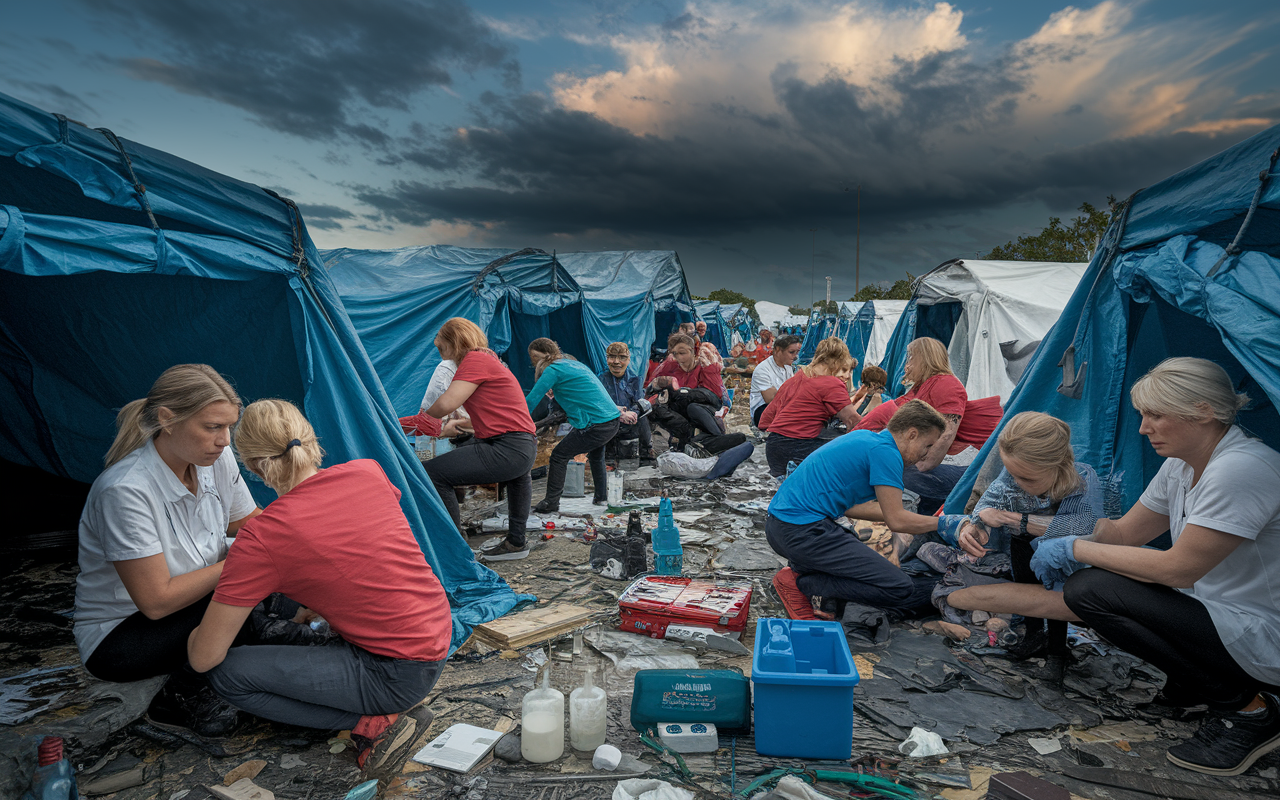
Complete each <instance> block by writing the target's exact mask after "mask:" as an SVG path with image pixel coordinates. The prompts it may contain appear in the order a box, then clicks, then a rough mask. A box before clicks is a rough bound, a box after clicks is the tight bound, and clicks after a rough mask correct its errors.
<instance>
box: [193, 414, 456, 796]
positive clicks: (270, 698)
mask: <svg viewBox="0 0 1280 800" xmlns="http://www.w3.org/2000/svg"><path fill="white" fill-rule="evenodd" d="M236 450H237V452H238V453H239V455H240V459H241V460H242V461H243V462H244V464H245V466H246V467H247V468H248V469H249V470H250V471H251V472H253V474H255V475H257V476H258V477H260V478H261V479H262V480H263V482H264V483H266V484H267V486H269V487H271V488H272V489H274V490H275V492H276V493H277V494H278V495H279V499H277V500H276V501H275V502H274V503H272V504H271V505H270V506H268V507H267V510H266V511H264V512H263V513H262V514H261V515H260V516H258V517H256V518H255V519H253V520H251V521H249V522H248V523H247V524H246V525H245V526H244V527H243V528H241V530H240V535H239V536H237V537H236V542H235V544H234V545H232V547H231V552H230V553H229V554H228V555H227V560H226V566H225V568H224V569H223V570H222V575H221V577H220V578H219V579H218V588H217V589H216V590H215V591H214V594H213V602H211V603H210V604H209V607H208V609H207V610H206V611H205V613H204V617H203V619H202V620H201V621H200V625H199V626H198V627H197V628H196V629H195V630H194V631H192V633H191V637H190V641H189V643H188V645H187V651H188V656H189V658H190V660H191V666H192V668H193V669H195V670H196V671H198V672H201V673H205V674H207V675H208V676H209V681H210V683H211V684H212V685H213V688H214V689H215V690H216V691H217V692H218V694H219V695H221V696H222V697H224V698H226V699H227V700H228V701H230V702H231V703H232V704H234V705H235V706H237V707H238V708H240V709H242V710H244V711H247V712H249V713H251V714H254V715H256V716H258V717H262V718H264V719H269V720H273V721H275V722H283V723H285V724H288V725H300V726H303V727H307V728H319V729H321V730H350V731H351V739H352V741H353V742H355V743H356V745H357V749H358V754H357V756H356V763H357V765H358V766H360V768H361V769H362V770H363V771H364V775H365V777H366V778H378V779H388V778H391V777H393V776H394V775H396V774H398V773H399V772H400V769H401V768H402V767H403V766H404V763H405V761H406V760H407V759H408V758H409V756H410V755H412V754H413V753H414V752H416V751H417V750H418V748H420V747H421V746H422V743H423V742H424V740H425V738H426V734H427V728H428V727H429V726H430V725H431V716H432V715H431V711H430V710H429V709H427V707H426V705H425V702H426V701H425V698H426V696H427V694H428V693H429V692H430V691H431V688H432V687H433V686H434V685H435V683H436V679H437V678H439V677H440V671H441V670H442V669H443V667H444V660H445V658H446V657H447V656H448V653H449V641H450V638H451V636H452V632H453V622H452V619H451V618H450V614H449V601H448V598H447V597H446V596H445V592H444V588H443V587H442V586H441V585H440V581H439V580H437V579H436V576H435V573H434V572H433V571H432V570H431V567H430V565H428V564H427V562H426V560H425V559H424V558H423V555H422V550H421V549H419V546H418V542H417V540H416V539H415V538H414V535H413V531H412V530H411V529H410V527H409V521H408V520H407V519H405V516H404V512H403V511H402V510H401V509H400V490H399V489H397V488H396V487H395V486H394V485H393V484H392V483H391V481H389V480H388V479H387V476H386V474H385V473H384V472H383V471H382V467H381V466H379V465H378V462H376V461H373V460H371V459H358V460H356V461H349V462H347V463H345V464H338V465H336V466H332V467H329V468H327V469H320V461H321V458H322V457H323V454H324V451H322V450H321V449H320V444H319V442H318V441H317V440H316V434H315V431H314V430H312V428H311V424H310V423H308V422H307V420H306V418H305V417H303V415H302V412H301V411H299V410H298V409H297V407H295V406H294V405H293V404H292V403H289V402H288V401H285V400H259V401H257V402H255V403H251V404H250V405H249V407H248V408H246V409H245V412H244V419H243V420H241V422H240V426H239V427H238V428H237V430H236ZM273 592H281V593H283V594H285V595H287V596H288V597H290V598H293V599H295V600H297V601H298V602H301V603H303V604H304V605H305V606H306V607H307V608H309V609H311V610H312V611H313V612H315V613H316V614H319V615H320V616H321V617H323V618H324V619H325V620H327V621H328V623H329V625H330V626H331V628H332V630H333V631H334V632H335V633H337V634H338V635H339V636H340V637H341V639H338V640H335V641H333V642H332V643H331V644H328V645H325V646H322V647H298V646H286V645H246V646H244V647H234V648H233V647H231V643H232V641H233V639H234V638H235V636H236V631H238V630H239V629H240V626H241V625H242V624H243V623H244V620H245V618H246V617H247V616H248V615H249V611H250V609H252V608H253V607H254V605H256V604H257V603H258V602H260V601H261V600H262V599H263V598H265V597H267V596H268V595H270V594H272V593H273Z"/></svg>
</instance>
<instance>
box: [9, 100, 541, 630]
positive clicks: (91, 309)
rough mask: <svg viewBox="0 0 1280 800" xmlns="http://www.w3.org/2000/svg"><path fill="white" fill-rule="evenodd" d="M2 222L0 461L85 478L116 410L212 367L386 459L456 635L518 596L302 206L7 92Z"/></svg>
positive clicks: (339, 454)
mask: <svg viewBox="0 0 1280 800" xmlns="http://www.w3.org/2000/svg"><path fill="white" fill-rule="evenodd" d="M144 187H145V189H144ZM0 231H2V233H0V415H2V417H3V420H4V424H3V427H2V428H0V432H2V434H3V435H0V457H2V458H4V459H6V460H8V461H10V462H13V463H16V464H20V465H26V466H34V467H38V468H39V469H42V470H44V471H46V472H49V473H52V474H53V475H57V476H61V477H65V478H71V479H73V480H77V481H82V482H86V483H88V482H91V481H93V480H94V478H96V477H97V475H98V474H99V473H100V472H101V470H102V458H103V455H104V454H105V453H106V451H107V449H108V447H109V446H110V444H111V441H112V439H113V437H114V421H115V414H116V410H117V409H119V408H120V407H121V406H123V405H124V404H125V403H127V402H129V401H130V400H133V399H135V398H138V397H142V396H144V395H145V394H146V392H147V390H148V389H149V388H150V386H151V384H152V382H153V381H154V380H155V379H156V377H157V376H159V374H160V373H161V372H162V371H164V370H165V369H166V368H167V367H169V366H172V365H173V364H179V363H185V362H203V363H207V364H210V365H212V366H213V367H214V368H215V369H217V370H218V371H219V372H221V373H223V374H225V375H227V376H229V377H230V378H231V379H232V380H233V382H234V385H235V386H236V388H237V390H238V391H239V392H240V394H241V395H242V397H243V398H244V399H245V401H246V402H249V401H253V400H255V399H258V398H262V397H282V398H285V399H288V400H291V401H293V402H295V403H297V404H298V405H299V406H300V407H302V408H303V409H304V411H305V413H306V415H307V417H308V418H309V419H310V420H311V422H312V424H313V425H314V426H315V429H316V432H317V433H318V434H319V437H320V441H321V444H322V446H323V447H324V449H325V450H326V452H327V455H326V463H327V464H333V463H340V462H344V461H348V460H350V459H355V458H373V459H376V460H377V461H378V462H379V463H380V464H381V465H382V467H383V469H384V470H385V471H386V473H387V475H388V477H389V478H390V479H391V481H392V482H393V483H394V484H395V485H396V486H397V487H398V488H399V489H400V491H401V492H402V493H403V496H402V498H401V507H402V508H403V509H404V512H405V515H406V516H407V517H408V518H409V522H410V524H411V525H412V527H413V531H414V535H415V536H416V537H417V539H418V543H419V545H420V546H421V548H422V551H423V553H424V554H425V556H426V559H427V561H428V562H429V563H430V564H431V566H432V568H433V569H434V570H435V572H436V574H437V575H438V576H439V577H440V580H441V582H442V583H443V584H444V586H445V588H446V590H447V591H448V593H449V599H450V602H451V604H452V605H453V609H454V627H453V644H454V646H455V647H456V646H457V645H458V644H460V643H461V642H462V641H463V639H465V638H466V636H467V635H468V634H469V633H470V630H471V628H472V627H473V626H474V625H476V624H479V623H481V622H485V621H488V620H491V619H494V618H496V617H498V616H500V615H502V614H504V613H506V612H507V611H509V610H511V608H512V607H514V606H515V605H516V603H517V601H518V600H519V599H521V596H517V595H516V594H515V593H513V592H512V591H511V589H510V588H509V587H508V586H507V585H506V583H505V582H504V581H503V580H502V579H501V578H499V577H498V576H497V574H495V573H494V572H493V571H492V570H489V569H488V568H487V567H484V566H483V565H480V564H477V563H476V561H475V559H474V557H473V556H472V553H471V550H470V549H469V548H468V547H467V545H466V542H465V541H463V539H462V538H461V537H460V536H459V535H458V533H457V530H456V529H455V528H454V527H453V524H452V522H451V521H450V519H449V517H448V515H447V514H446V513H445V511H444V507H443V506H442V505H441V504H440V500H439V497H438V496H437V495H436V493H435V490H434V488H433V487H432V485H431V483H430V482H429V481H428V480H427V477H426V473H425V472H423V470H422V466H421V464H419V462H418V460H417V458H416V457H415V456H414V453H413V451H412V450H411V449H410V448H409V446H408V443H407V441H406V440H405V437H404V436H403V434H402V433H401V432H400V426H399V424H398V422H397V420H396V414H395V412H394V411H393V410H392V407H391V403H390V402H389V401H388V399H387V396H386V394H385V393H384V392H383V390H382V385H381V384H380V382H379V380H378V377H377V375H376V374H375V372H374V369H373V365H372V364H371V363H370V361H369V359H368V357H367V356H366V355H365V351H364V349H363V347H362V346H361V344H360V341H359V339H358V338H357V336H356V332H355V329H354V328H353V327H352V326H351V323H350V321H349V320H348V318H347V315H346V313H345V311H344V309H343V306H342V302H341V301H340V300H339V298H338V293H337V291H336V290H335V288H334V286H333V284H332V282H331V281H330V280H329V277H328V275H327V273H326V272H325V271H324V270H323V269H322V268H319V267H318V265H319V264H320V260H319V256H318V254H317V253H316V250H315V247H314V245H313V244H312V243H311V239H310V237H309V236H308V235H307V231H306V227H305V226H304V225H303V222H302V219H301V217H300V216H299V215H298V211H297V208H296V206H294V205H293V204H292V203H291V202H288V201H285V200H282V199H280V198H279V197H276V196H275V195H273V194H271V193H270V192H268V191H266V190H264V189H261V188H260V187H257V186H253V185H251V184H248V183H244V182H241V181H237V180H234V179H232V178H228V177H226V176H223V175H219V174H217V173H214V172H211V171H210V170H207V169H204V168H202V167H199V166H197V165H195V164H192V163H190V162H187V161H183V160H182V159H179V158H176V157H174V156H171V155H168V154H166V153H162V152H159V151H156V150H152V149H150V148H147V147H144V146H142V145H138V144H136V143H134V142H129V141H124V140H120V139H117V138H116V137H114V136H113V135H112V134H110V132H108V131H105V130H97V131H95V130H90V129H88V128H85V127H83V126H81V125H79V124H76V123H73V122H69V121H68V120H66V119H65V118H62V117H58V116H55V115H52V114H48V113H45V112H42V111H40V110H38V109H36V108H33V107H31V106H29V105H26V104H24V103H21V102H19V101H17V100H14V99H13V98H10V97H6V96H4V95H0ZM251 486H254V487H255V489H256V491H255V494H256V495H257V496H258V500H259V502H260V503H264V502H267V501H269V500H270V499H271V496H272V495H271V493H270V491H269V490H266V488H265V487H262V486H261V485H258V484H251Z"/></svg>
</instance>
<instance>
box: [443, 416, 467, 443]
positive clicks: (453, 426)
mask: <svg viewBox="0 0 1280 800" xmlns="http://www.w3.org/2000/svg"><path fill="white" fill-rule="evenodd" d="M462 423H463V421H462V420H460V419H451V420H449V421H448V422H446V423H445V424H444V425H443V426H441V428H440V437H441V438H443V439H452V438H453V437H455V436H457V435H459V434H460V433H462Z"/></svg>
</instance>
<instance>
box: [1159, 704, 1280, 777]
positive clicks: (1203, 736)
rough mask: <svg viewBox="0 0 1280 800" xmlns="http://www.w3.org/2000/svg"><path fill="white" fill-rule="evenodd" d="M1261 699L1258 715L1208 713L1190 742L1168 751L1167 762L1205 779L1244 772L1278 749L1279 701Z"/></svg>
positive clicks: (1279, 737) (1256, 713) (1279, 731)
mask: <svg viewBox="0 0 1280 800" xmlns="http://www.w3.org/2000/svg"><path fill="white" fill-rule="evenodd" d="M1262 699H1263V701H1264V702H1265V703H1266V707H1265V708H1263V709H1262V710H1261V712H1260V713H1258V712H1255V713H1253V714H1241V713H1239V712H1234V713H1230V712H1212V713H1210V715H1209V716H1208V717H1207V718H1206V719H1205V721H1204V722H1202V723H1201V724H1200V730H1198V731H1196V733H1195V735H1194V736H1192V737H1191V739H1189V740H1188V741H1185V742H1183V743H1182V744H1178V745H1174V746H1173V747H1170V748H1169V752H1168V758H1169V760H1170V761H1172V762H1173V763H1174V764H1177V765H1178V766H1180V767H1182V768H1184V769H1190V770H1194V771H1196V772H1203V773H1206V774H1208V775H1239V774H1240V773H1242V772H1244V771H1245V770H1247V769H1248V768H1249V767H1251V766H1253V762H1255V761H1257V760H1258V759H1259V758H1261V757H1262V756H1264V755H1266V754H1267V753H1270V752H1271V751H1272V750H1275V749H1276V748H1277V747H1280V707H1277V703H1278V702H1280V701H1277V699H1276V697H1275V695H1273V694H1270V693H1269V692H1263V694H1262Z"/></svg>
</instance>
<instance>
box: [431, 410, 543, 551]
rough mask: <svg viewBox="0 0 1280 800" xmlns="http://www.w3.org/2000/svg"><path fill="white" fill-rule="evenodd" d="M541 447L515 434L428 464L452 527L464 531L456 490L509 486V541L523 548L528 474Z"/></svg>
mask: <svg viewBox="0 0 1280 800" xmlns="http://www.w3.org/2000/svg"><path fill="white" fill-rule="evenodd" d="M537 451H538V445H537V442H536V441H535V440H534V438H533V434H532V433H525V432H523V431H512V432H511V433H503V434H499V435H497V436H493V437H491V438H488V439H476V440H474V441H473V442H472V443H471V444H470V445H468V446H466V447H460V448H458V449H457V450H451V451H449V452H448V453H445V454H444V455H441V456H436V457H435V458H433V459H431V460H430V461H428V462H427V463H426V470H427V476H428V477H429V478H431V482H432V483H433V484H435V487H436V492H437V493H438V494H439V495H440V502H441V503H444V507H445V509H446V510H447V511H448V512H449V516H450V517H452V518H453V524H454V525H456V526H457V528H458V531H459V532H461V531H462V510H461V509H460V508H458V497H457V495H456V494H454V491H453V487H455V486H469V485H472V484H477V483H505V484H506V485H507V521H508V522H507V538H508V539H509V540H510V541H511V543H512V544H514V545H518V546H521V547H523V546H524V533H525V532H524V529H525V524H526V523H527V522H528V521H529V501H530V500H531V499H532V498H533V480H532V479H531V478H530V477H529V470H531V469H533V459H534V457H535V456H536V455H537Z"/></svg>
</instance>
